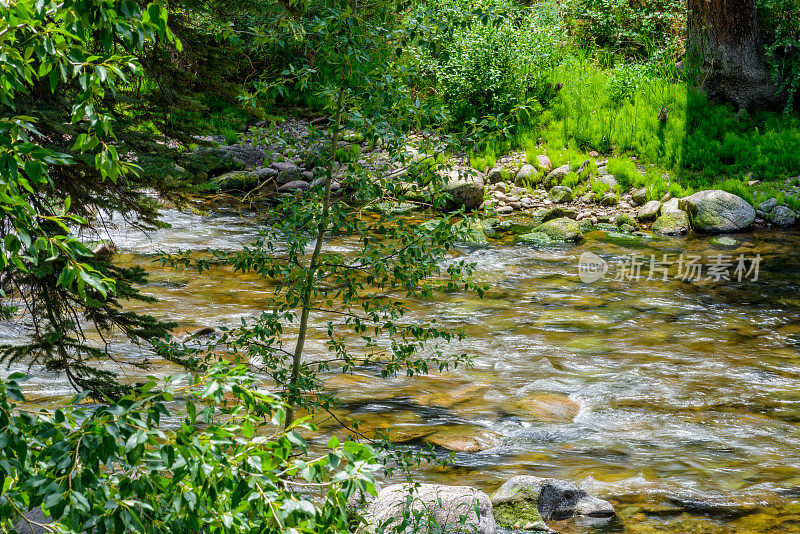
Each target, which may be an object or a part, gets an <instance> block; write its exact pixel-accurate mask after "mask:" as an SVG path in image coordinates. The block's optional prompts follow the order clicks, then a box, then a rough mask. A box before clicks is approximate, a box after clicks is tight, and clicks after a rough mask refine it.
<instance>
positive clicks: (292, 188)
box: [278, 180, 308, 193]
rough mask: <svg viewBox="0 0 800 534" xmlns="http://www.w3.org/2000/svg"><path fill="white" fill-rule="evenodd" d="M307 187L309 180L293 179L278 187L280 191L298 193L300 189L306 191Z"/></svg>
mask: <svg viewBox="0 0 800 534" xmlns="http://www.w3.org/2000/svg"><path fill="white" fill-rule="evenodd" d="M306 189H308V182H304V181H303V180H293V181H291V182H289V183H287V184H283V185H282V186H280V187H279V188H278V193H296V192H298V191H305V190H306Z"/></svg>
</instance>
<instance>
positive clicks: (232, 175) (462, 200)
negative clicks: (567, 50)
mask: <svg viewBox="0 0 800 534" xmlns="http://www.w3.org/2000/svg"><path fill="white" fill-rule="evenodd" d="M319 126H324V121H318V122H317V123H316V124H315V123H314V121H308V120H305V119H290V120H288V121H286V122H284V123H282V124H281V125H279V126H275V127H274V128H273V130H274V131H271V133H270V135H269V139H270V141H269V144H264V143H258V142H256V144H252V143H250V142H244V143H241V144H239V145H235V146H225V145H220V146H219V147H218V148H199V149H197V150H196V151H195V153H197V154H200V155H202V156H203V157H206V158H208V157H211V158H218V159H220V160H223V161H231V160H234V161H236V162H237V163H239V168H238V169H237V170H233V171H229V172H222V173H218V174H217V175H216V176H213V177H210V178H212V179H213V181H214V183H215V184H217V186H218V188H219V190H220V191H222V192H227V193H231V194H233V195H236V194H248V193H250V192H252V191H254V190H258V192H259V193H260V194H265V195H269V196H274V195H281V194H298V193H302V192H303V191H306V190H308V189H313V188H316V187H321V186H322V184H323V183H324V181H323V179H322V177H321V176H322V173H321V172H320V170H321V169H319V168H318V167H317V163H321V162H322V161H323V158H322V157H321V155H320V154H321V152H322V151H323V150H324V149H325V142H324V138H323V140H322V141H320V140H319V139H316V140H312V137H313V136H312V132H313V131H316V132H319V131H320V130H319V129H318V128H317V127H319ZM322 131H324V130H322ZM328 135H330V132H328ZM418 139H419V138H418ZM206 140H209V141H217V142H221V141H223V140H222V139H219V138H206ZM256 145H257V146H256ZM338 150H339V152H340V153H342V154H344V155H345V156H347V157H351V158H353V161H357V162H358V163H359V164H360V165H363V166H364V167H365V168H366V169H368V170H372V171H373V172H375V173H383V175H387V176H391V177H392V179H397V180H403V178H404V175H405V174H406V173H407V172H408V168H409V167H408V166H406V167H402V166H400V165H398V164H393V163H391V162H389V160H388V154H387V152H386V151H384V150H383V149H381V148H380V147H375V146H371V145H369V144H367V143H366V142H365V141H363V140H362V139H359V137H358V136H357V135H355V134H352V133H345V134H344V135H342V139H341V141H340V142H339V149H338ZM406 150H407V155H408V160H409V161H410V165H414V164H420V163H424V162H426V161H435V160H436V156H434V155H430V154H425V153H423V152H420V151H419V150H418V149H417V148H416V147H415V146H413V144H410V145H409V146H408V147H407V149H406ZM589 155H590V159H587V160H585V161H583V162H580V164H579V165H577V168H576V165H569V164H567V165H562V166H560V167H556V168H553V165H552V163H551V161H550V158H549V157H548V156H547V155H545V154H540V155H538V156H536V158H535V161H534V163H528V162H526V155H525V154H524V153H515V154H511V155H507V156H504V157H501V158H499V159H498V160H497V161H496V162H495V165H494V166H493V167H492V168H486V169H484V171H483V172H481V171H477V170H475V169H473V168H471V167H469V166H468V165H467V164H466V161H467V157H466V156H465V155H462V156H461V157H455V158H450V160H449V161H448V163H449V165H450V167H448V170H444V171H437V173H438V174H439V175H440V178H441V180H440V183H439V184H438V185H439V187H440V188H441V190H442V191H446V192H447V193H448V194H449V195H450V196H451V197H452V199H453V200H452V201H451V202H449V203H448V206H447V209H448V210H453V211H455V210H457V209H464V210H465V211H467V212H470V213H471V214H472V215H476V216H477V217H478V218H479V219H480V220H481V224H480V226H479V227H472V228H470V232H469V234H470V238H469V240H468V244H485V243H486V235H491V234H492V233H495V232H496V231H498V230H502V229H503V227H508V226H517V227H527V228H528V230H529V231H523V232H520V231H519V230H520V228H518V229H517V230H518V231H517V232H515V233H518V234H520V235H518V236H517V240H518V241H519V242H523V243H527V244H532V245H547V244H551V243H558V242H562V243H568V242H579V241H581V240H582V239H583V234H585V233H588V232H590V231H593V230H601V231H604V232H606V233H609V232H612V234H611V236H610V237H611V238H612V239H613V238H615V237H619V238H621V239H622V240H623V241H626V240H627V241H630V242H634V241H635V240H636V239H638V238H640V239H646V238H653V237H657V236H683V235H688V234H691V233H696V234H727V233H735V232H741V231H745V230H747V229H749V228H751V227H780V228H788V227H792V226H794V225H796V224H797V223H798V221H800V218H798V214H796V213H795V212H794V211H793V210H791V209H790V208H789V207H788V206H785V205H780V204H779V202H778V199H777V198H770V199H769V200H767V201H765V202H762V203H761V204H759V205H758V206H757V207H755V208H754V207H753V206H751V205H750V204H749V203H748V202H747V201H746V200H744V199H743V198H741V197H738V196H736V195H733V194H731V193H728V192H725V191H722V190H706V191H700V192H697V193H695V194H693V195H690V196H688V197H685V198H672V197H671V196H670V195H669V193H667V194H665V195H663V196H662V197H661V198H658V199H654V198H652V196H653V192H652V190H650V189H648V188H639V189H633V190H629V191H622V192H620V191H619V190H620V188H619V187H618V181H617V179H616V177H615V176H614V175H612V174H609V172H608V170H607V167H606V165H607V162H608V160H607V159H606V158H603V157H602V156H601V155H599V154H598V153H596V152H591V153H590V154H589ZM345 166H346V163H340V162H338V161H337V162H335V163H334V179H333V183H332V191H333V192H334V193H336V192H339V190H340V188H341V185H340V181H339V179H340V178H341V177H342V176H343V173H344V167H345ZM219 168H224V166H219V167H218V169H219ZM637 168H638V169H639V171H640V172H643V168H642V167H641V166H637ZM573 171H575V172H577V173H578V174H581V173H582V176H585V178H586V186H587V187H589V186H593V185H594V184H596V183H599V184H601V185H600V186H599V187H596V188H595V189H597V191H606V192H605V193H603V194H602V195H601V194H600V193H599V192H597V193H595V192H594V191H593V190H589V192H585V193H583V194H582V195H580V196H579V195H578V194H577V193H578V192H579V191H576V190H575V189H574V188H572V187H569V186H567V185H565V184H564V183H563V180H564V178H565V177H567V176H568V175H569V174H570V173H571V172H573ZM579 189H586V187H583V188H579ZM340 194H341V192H340ZM421 208H422V207H421V206H419V205H415V204H413V203H401V202H392V201H391V200H389V201H386V200H384V201H381V202H379V203H376V204H375V205H373V206H370V207H369V208H368V209H372V210H373V211H384V210H385V211H393V212H396V213H397V212H401V213H406V212H408V213H410V212H412V211H415V210H418V209H421ZM432 216H435V214H434V215H432ZM523 230H524V228H523ZM616 234H621V235H616Z"/></svg>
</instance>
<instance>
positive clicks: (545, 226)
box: [535, 217, 583, 241]
mask: <svg viewBox="0 0 800 534" xmlns="http://www.w3.org/2000/svg"><path fill="white" fill-rule="evenodd" d="M535 231H536V232H542V233H544V234H547V236H548V237H549V238H550V239H552V240H553V241H581V240H583V232H581V227H580V225H579V224H578V221H574V220H572V219H567V218H566V217H561V218H558V219H551V220H549V221H547V222H545V223H542V224H540V225H539V226H537V227H536V228H535Z"/></svg>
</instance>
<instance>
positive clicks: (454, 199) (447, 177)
mask: <svg viewBox="0 0 800 534" xmlns="http://www.w3.org/2000/svg"><path fill="white" fill-rule="evenodd" d="M439 187H440V190H441V191H442V192H443V193H447V194H448V195H449V198H448V199H447V202H446V203H445V210H446V211H455V210H458V209H461V208H464V210H465V211H472V210H475V209H478V206H480V205H481V203H482V202H483V191H484V184H483V175H482V174H481V173H479V172H477V171H473V170H472V169H460V170H459V169H453V170H451V171H448V172H442V173H441V174H440V180H439Z"/></svg>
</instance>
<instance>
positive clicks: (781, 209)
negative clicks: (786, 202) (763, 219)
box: [767, 206, 797, 227]
mask: <svg viewBox="0 0 800 534" xmlns="http://www.w3.org/2000/svg"><path fill="white" fill-rule="evenodd" d="M796 218H797V216H796V215H795V213H794V212H793V211H792V210H790V209H789V208H787V207H786V206H775V207H774V208H773V209H772V211H771V212H769V213H768V214H767V220H768V221H769V222H771V223H772V224H774V225H775V226H782V227H786V226H794V222H795V219H796Z"/></svg>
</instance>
